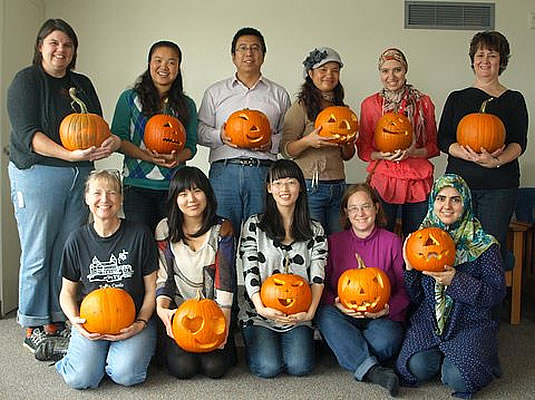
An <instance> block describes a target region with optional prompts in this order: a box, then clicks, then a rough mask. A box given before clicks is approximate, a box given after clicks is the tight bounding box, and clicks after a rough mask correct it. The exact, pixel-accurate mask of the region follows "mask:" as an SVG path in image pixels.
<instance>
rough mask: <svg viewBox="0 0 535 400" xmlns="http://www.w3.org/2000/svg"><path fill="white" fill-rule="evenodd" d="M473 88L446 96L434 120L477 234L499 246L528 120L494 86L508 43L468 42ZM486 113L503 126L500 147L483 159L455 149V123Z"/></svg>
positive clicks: (516, 101)
mask: <svg viewBox="0 0 535 400" xmlns="http://www.w3.org/2000/svg"><path fill="white" fill-rule="evenodd" d="M469 55H470V60H471V66H472V69H473V70H474V73H475V81H474V84H473V85H472V86H471V87H469V88H466V89H463V90H458V91H454V92H452V93H450V95H449V96H448V99H447V100H446V104H445V105H444V110H443V112H442V116H441V119H440V125H439V129H438V141H439V147H440V149H441V150H442V151H443V152H444V153H448V155H449V156H448V165H447V168H446V173H453V174H457V175H460V176H462V177H463V178H464V179H465V181H466V182H467V183H468V185H469V187H470V189H471V191H472V198H473V205H474V214H475V216H476V218H477V219H479V220H480V221H481V223H482V225H483V229H484V230H485V231H486V232H488V233H490V234H491V235H493V236H494V237H495V238H496V239H497V240H498V241H499V242H500V244H501V249H502V256H504V255H505V239H506V234H507V229H508V225H509V221H510V219H511V215H512V213H513V208H514V204H515V199H516V194H517V190H518V186H519V182H520V168H519V163H518V157H519V156H520V155H521V154H522V153H523V152H524V151H525V150H526V145H527V128H528V114H527V109H526V103H525V101H524V97H523V96H522V94H521V93H520V92H518V91H514V90H511V89H507V88H506V87H505V86H503V85H502V84H501V83H500V81H499V76H500V74H501V73H502V72H503V71H504V70H505V68H506V67H507V63H508V61H509V57H510V48H509V43H508V41H507V39H506V38H505V36H503V35H502V34H501V33H499V32H496V31H491V32H479V33H477V34H476V35H475V36H474V37H473V38H472V41H471V42H470V51H469ZM489 99H492V100H491V101H490V102H488V103H487V106H486V112H488V113H490V114H494V115H496V116H498V117H499V118H500V119H501V120H502V122H503V124H504V125H505V145H504V146H503V147H502V148H500V149H498V150H496V151H494V152H493V153H489V152H487V151H485V149H471V148H470V147H465V146H461V145H460V144H458V143H457V139H456V131H457V125H458V124H459V121H460V120H461V119H462V118H463V117H464V116H465V115H467V114H470V113H476V112H478V111H479V109H480V107H481V104H482V103H483V102H484V101H485V100H489Z"/></svg>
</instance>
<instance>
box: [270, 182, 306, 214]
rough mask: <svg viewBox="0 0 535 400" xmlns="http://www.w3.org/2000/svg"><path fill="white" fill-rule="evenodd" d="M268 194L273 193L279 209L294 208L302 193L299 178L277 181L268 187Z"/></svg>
mask: <svg viewBox="0 0 535 400" xmlns="http://www.w3.org/2000/svg"><path fill="white" fill-rule="evenodd" d="M267 191H268V193H271V195H272V196H273V199H274V200H275V203H276V204H277V207H278V208H279V209H280V208H281V207H284V208H293V207H295V203H296V202H297V199H298V198H299V193H300V191H301V188H300V185H299V181H298V180H297V178H281V179H275V180H273V181H272V182H271V183H270V184H268V185H267Z"/></svg>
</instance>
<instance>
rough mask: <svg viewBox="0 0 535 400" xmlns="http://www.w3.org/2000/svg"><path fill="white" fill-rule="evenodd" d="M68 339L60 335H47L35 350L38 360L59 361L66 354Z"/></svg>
mask: <svg viewBox="0 0 535 400" xmlns="http://www.w3.org/2000/svg"><path fill="white" fill-rule="evenodd" d="M68 348H69V339H67V338H65V337H62V336H49V337H48V338H47V339H46V340H44V341H43V342H41V343H40V344H39V346H38V347H37V349H36V350H35V358H36V359H37V360H39V361H59V360H61V359H62V358H63V357H65V355H66V354H67V350H68Z"/></svg>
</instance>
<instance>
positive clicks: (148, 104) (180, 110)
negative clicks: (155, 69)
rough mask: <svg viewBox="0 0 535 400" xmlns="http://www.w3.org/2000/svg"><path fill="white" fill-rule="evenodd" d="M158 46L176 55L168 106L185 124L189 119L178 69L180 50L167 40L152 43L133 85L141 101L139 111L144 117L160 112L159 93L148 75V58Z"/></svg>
mask: <svg viewBox="0 0 535 400" xmlns="http://www.w3.org/2000/svg"><path fill="white" fill-rule="evenodd" d="M160 47H169V48H170V49H173V50H174V51H176V53H177V55H178V62H179V68H178V74H177V76H176V79H175V81H174V82H173V84H172V85H171V89H169V93H168V95H167V96H168V106H169V108H170V110H172V111H173V112H175V113H176V116H177V117H178V119H179V120H180V121H181V122H182V123H183V124H184V125H187V124H188V122H189V119H190V115H189V111H188V105H187V102H186V96H185V95H184V85H183V82H182V71H181V69H180V63H182V50H180V47H178V45H177V44H176V43H174V42H171V41H168V40H160V41H159V42H156V43H154V44H153V45H152V46H151V47H150V50H149V57H148V61H147V69H146V70H145V72H143V73H142V74H141V75H140V76H139V78H138V80H137V82H136V84H135V86H134V91H135V92H136V93H137V95H138V96H139V101H140V102H141V112H142V113H143V115H145V116H146V117H152V116H153V115H154V114H159V113H162V112H163V111H164V110H163V109H162V102H161V99H160V95H159V94H158V90H157V89H156V86H154V82H153V81H152V78H151V76H150V60H151V58H152V54H153V53H154V51H155V50H156V49H158V48H160Z"/></svg>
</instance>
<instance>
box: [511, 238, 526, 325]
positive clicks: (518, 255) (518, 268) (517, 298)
mask: <svg viewBox="0 0 535 400" xmlns="http://www.w3.org/2000/svg"><path fill="white" fill-rule="evenodd" d="M523 242H524V233H523V232H520V231H518V232H514V236H513V253H514V255H515V266H514V268H513V282H512V285H511V324H512V325H516V324H519V323H520V305H521V300H522V299H521V297H522V264H523V262H522V261H523V257H522V255H523V251H524V243H523Z"/></svg>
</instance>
